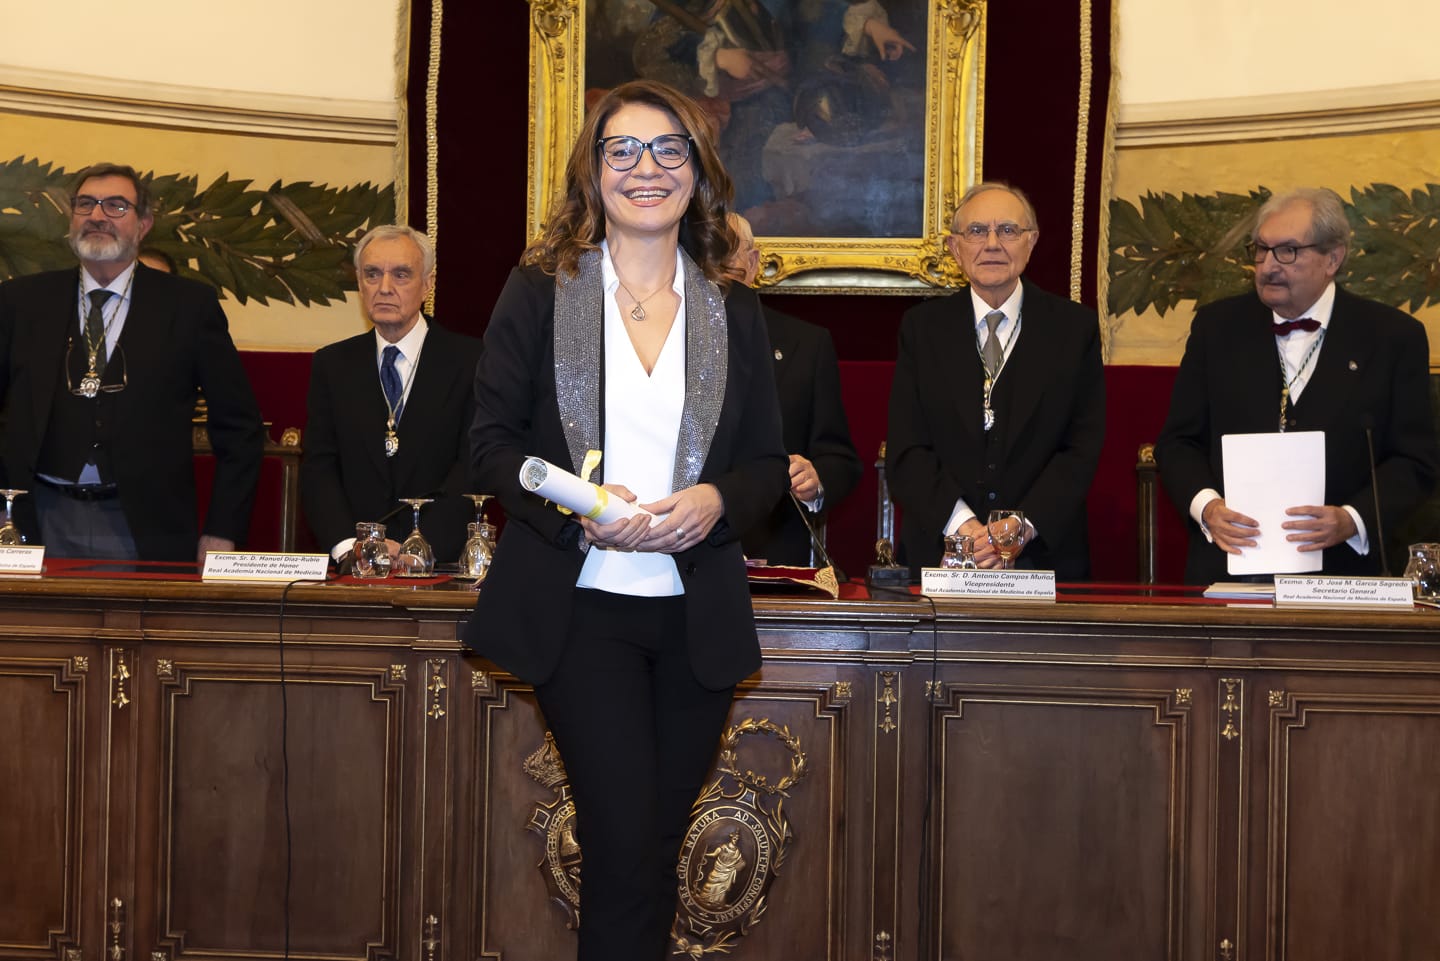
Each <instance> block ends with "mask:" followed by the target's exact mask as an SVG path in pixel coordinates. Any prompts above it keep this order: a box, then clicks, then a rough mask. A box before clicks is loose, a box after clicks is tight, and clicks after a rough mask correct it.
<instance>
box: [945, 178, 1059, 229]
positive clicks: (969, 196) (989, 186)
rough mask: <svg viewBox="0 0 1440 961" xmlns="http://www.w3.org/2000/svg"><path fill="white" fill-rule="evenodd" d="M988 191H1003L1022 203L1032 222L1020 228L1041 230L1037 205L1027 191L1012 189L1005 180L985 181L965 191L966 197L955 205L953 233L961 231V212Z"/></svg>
mask: <svg viewBox="0 0 1440 961" xmlns="http://www.w3.org/2000/svg"><path fill="white" fill-rule="evenodd" d="M988 190H1003V191H1005V192H1006V193H1007V194H1010V195H1011V196H1013V197H1014V198H1015V199H1016V200H1018V201H1020V206H1022V207H1024V208H1025V216H1026V218H1027V219H1029V221H1030V222H1029V223H1028V224H1021V225H1020V226H1022V227H1029V228H1030V229H1031V230H1039V229H1040V222H1039V221H1038V220H1037V219H1036V218H1035V205H1034V204H1032V203H1031V202H1030V198H1029V197H1027V196H1025V191H1023V190H1021V189H1020V188H1019V187H1012V186H1010V185H1009V184H1007V183H1006V182H1005V181H1003V180H984V181H981V182H980V183H978V184H975V185H974V186H972V187H971V188H970V189H969V190H967V191H965V196H963V197H961V198H960V202H959V203H958V204H956V205H955V215H954V216H952V217H951V218H950V230H951V232H952V233H953V232H954V231H956V230H959V229H960V211H962V210H964V209H965V205H966V204H968V203H969V202H970V201H972V200H974V199H975V198H976V197H978V196H980V195H981V194H983V193H985V192H986V191H988Z"/></svg>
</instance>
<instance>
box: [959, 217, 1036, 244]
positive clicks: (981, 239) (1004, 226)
mask: <svg viewBox="0 0 1440 961" xmlns="http://www.w3.org/2000/svg"><path fill="white" fill-rule="evenodd" d="M1034 229H1035V228H1034V227H1022V226H1020V225H1019V224H1012V223H1010V222H1009V221H1006V222H1005V223H1000V224H966V225H965V226H964V227H961V228H960V229H959V230H957V231H955V236H957V237H959V238H960V240H961V242H963V243H967V244H970V245H971V246H972V247H973V246H978V245H979V244H983V243H985V242H986V241H987V240H989V239H990V232H991V231H992V230H993V231H994V232H995V236H996V237H998V238H999V239H1000V242H1001V243H1002V244H1013V243H1015V242H1016V241H1017V240H1019V239H1020V238H1021V237H1023V236H1025V235H1026V234H1028V233H1029V232H1030V231H1032V230H1034Z"/></svg>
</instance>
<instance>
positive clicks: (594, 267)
mask: <svg viewBox="0 0 1440 961" xmlns="http://www.w3.org/2000/svg"><path fill="white" fill-rule="evenodd" d="M602 256H603V255H602V254H601V253H600V251H598V250H591V251H588V252H586V253H585V254H582V255H581V257H580V262H579V264H577V266H576V273H575V276H573V277H566V276H565V275H563V274H557V275H556V277H555V402H556V404H557V405H558V406H559V408H560V423H561V424H562V425H563V426H564V428H565V446H566V447H568V448H570V461H571V465H572V466H571V468H570V469H571V470H572V471H574V472H575V473H577V474H578V473H580V466H581V465H582V464H583V463H584V462H585V452H586V451H588V450H591V449H592V448H593V449H595V450H599V449H600V440H601V438H600V358H601V356H602V354H601V350H600V345H601V344H603V343H604V342H605V341H604V337H605V288H604V285H603V284H601V282H600V275H601V271H600V260H601V257H602Z"/></svg>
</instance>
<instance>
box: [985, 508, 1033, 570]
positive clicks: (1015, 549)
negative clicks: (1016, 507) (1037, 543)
mask: <svg viewBox="0 0 1440 961" xmlns="http://www.w3.org/2000/svg"><path fill="white" fill-rule="evenodd" d="M985 529H986V530H987V531H989V532H990V544H991V545H992V546H993V547H994V548H995V553H997V554H999V555H1000V568H1001V570H1006V571H1008V570H1012V569H1013V568H1014V567H1015V558H1016V556H1017V555H1018V554H1019V553H1020V549H1021V548H1022V547H1024V546H1025V512H1024V511H991V512H990V520H989V522H988V523H987V524H986V525H985Z"/></svg>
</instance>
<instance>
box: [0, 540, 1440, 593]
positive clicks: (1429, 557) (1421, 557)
mask: <svg viewBox="0 0 1440 961" xmlns="http://www.w3.org/2000/svg"><path fill="white" fill-rule="evenodd" d="M0 533H3V532H0ZM0 543H3V541H0ZM1405 578H1406V580H1408V581H1410V582H1411V583H1413V584H1414V585H1415V597H1416V599H1417V600H1422V601H1433V600H1436V599H1437V598H1440V544H1432V543H1425V544H1411V545H1410V561H1409V563H1407V564H1406V565H1405Z"/></svg>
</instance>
